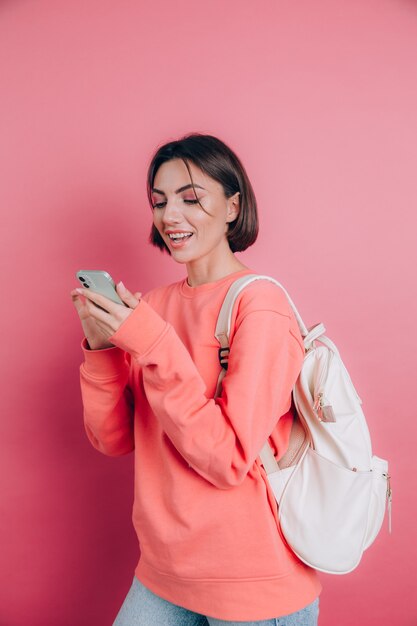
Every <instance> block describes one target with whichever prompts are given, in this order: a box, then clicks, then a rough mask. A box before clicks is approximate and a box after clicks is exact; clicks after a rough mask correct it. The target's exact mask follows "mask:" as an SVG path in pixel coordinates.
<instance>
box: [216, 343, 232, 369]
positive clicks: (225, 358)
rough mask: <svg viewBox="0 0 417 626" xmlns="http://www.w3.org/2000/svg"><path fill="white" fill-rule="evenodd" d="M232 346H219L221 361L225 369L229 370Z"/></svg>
mask: <svg viewBox="0 0 417 626" xmlns="http://www.w3.org/2000/svg"><path fill="white" fill-rule="evenodd" d="M229 352H230V348H219V352H218V354H219V363H220V365H221V367H222V368H223V369H224V370H227V366H228V364H229Z"/></svg>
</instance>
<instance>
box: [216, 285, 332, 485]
mask: <svg viewBox="0 0 417 626" xmlns="http://www.w3.org/2000/svg"><path fill="white" fill-rule="evenodd" d="M255 280H269V281H270V282H273V283H275V284H276V285H277V286H278V287H280V288H281V289H282V290H283V291H284V293H285V295H286V297H287V299H288V302H289V304H290V306H291V308H292V310H293V312H294V315H295V318H296V320H297V323H298V326H299V328H300V332H301V335H302V337H303V339H305V338H306V337H307V339H308V340H310V341H312V340H313V337H311V339H310V335H311V331H310V333H309V331H308V329H307V327H306V325H305V324H304V322H303V320H302V318H301V315H300V314H299V312H298V311H297V308H296V306H295V305H294V303H293V301H292V300H291V298H290V296H289V295H288V292H287V290H286V289H285V288H284V287H283V286H282V285H281V283H279V282H278V281H276V280H275V279H274V278H271V277H270V276H263V275H259V274H249V275H247V276H242V277H241V278H238V279H237V280H235V281H234V282H233V283H232V284H231V286H230V287H229V290H228V292H227V294H226V297H225V299H224V301H223V304H222V307H221V309H220V312H219V316H218V318H217V324H216V330H215V337H216V339H217V341H218V342H219V344H220V349H219V357H220V364H221V365H222V369H221V371H220V375H219V379H218V381H217V389H216V393H215V397H217V396H218V395H219V393H220V389H221V383H222V380H223V378H224V375H225V374H226V369H227V360H228V352H229V336H230V325H231V320H232V311H233V307H234V304H235V302H236V298H237V297H238V295H239V294H240V292H241V291H242V290H243V289H245V287H247V286H248V285H249V284H251V283H252V282H254V281H255ZM320 327H321V325H320ZM323 330H324V327H323ZM297 449H298V447H297ZM260 457H261V461H262V463H263V465H264V468H265V471H266V473H267V474H269V473H271V472H275V471H278V470H279V469H280V468H279V465H278V463H277V461H276V459H275V457H274V453H273V451H272V448H271V446H270V445H269V443H268V441H267V442H266V443H265V444H264V446H263V448H262V450H261V452H260Z"/></svg>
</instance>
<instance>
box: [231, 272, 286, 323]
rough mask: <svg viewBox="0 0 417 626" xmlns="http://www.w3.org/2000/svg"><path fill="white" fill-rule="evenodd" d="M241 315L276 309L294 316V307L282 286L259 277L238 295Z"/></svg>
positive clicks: (283, 313) (276, 311)
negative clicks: (292, 307)
mask: <svg viewBox="0 0 417 626" xmlns="http://www.w3.org/2000/svg"><path fill="white" fill-rule="evenodd" d="M237 305H238V306H237V308H238V311H239V313H238V314H239V316H240V315H243V316H246V315H247V314H249V313H251V312H253V311H274V312H275V313H279V314H280V315H285V316H286V317H292V315H293V314H292V309H291V305H290V303H289V300H288V297H287V295H286V293H285V290H284V289H283V287H282V286H280V285H278V284H276V283H274V282H272V280H268V279H267V278H259V279H257V280H253V281H252V282H251V283H249V284H248V285H247V286H246V287H245V288H244V289H242V291H241V292H240V294H239V295H238V299H237Z"/></svg>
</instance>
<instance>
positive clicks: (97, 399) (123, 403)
mask: <svg viewBox="0 0 417 626" xmlns="http://www.w3.org/2000/svg"><path fill="white" fill-rule="evenodd" d="M81 347H82V350H83V353H84V363H82V365H81V366H80V384H81V395H82V399H83V406H84V426H85V430H86V433H87V436H88V438H89V440H90V441H91V443H92V444H93V446H94V447H95V448H96V449H97V450H99V451H100V452H103V454H108V455H110V456H120V455H122V454H127V453H128V452H131V451H132V450H133V449H134V447H135V444H134V435H133V415H134V405H133V397H132V393H131V390H130V387H129V385H128V379H129V360H130V355H127V354H125V353H124V352H123V350H120V348H117V347H112V348H108V349H103V350H89V349H88V348H87V341H86V339H85V338H84V339H83V341H82V343H81Z"/></svg>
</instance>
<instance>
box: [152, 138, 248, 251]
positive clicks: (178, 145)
mask: <svg viewBox="0 0 417 626" xmlns="http://www.w3.org/2000/svg"><path fill="white" fill-rule="evenodd" d="M172 159H181V160H182V161H183V162H184V163H185V166H186V167H187V170H188V173H189V175H190V180H191V183H192V185H194V181H193V179H192V176H191V172H190V168H189V166H188V161H191V162H192V163H194V165H196V166H197V167H199V168H200V169H201V170H202V171H203V172H204V173H205V174H207V175H208V176H210V177H211V178H213V179H214V180H216V181H217V182H219V183H220V184H221V185H222V187H223V191H224V194H225V196H226V198H230V197H231V196H233V195H234V194H235V193H237V192H240V195H239V200H240V211H239V214H238V216H237V218H236V219H235V220H234V221H233V222H230V224H229V230H228V233H227V239H228V242H229V246H230V249H231V250H232V252H241V251H243V250H246V248H249V246H251V245H252V244H253V243H254V242H255V241H256V238H257V236H258V229H259V224H258V211H257V205H256V198H255V194H254V191H253V189H252V185H251V183H250V181H249V178H248V176H247V174H246V171H245V168H244V167H243V165H242V163H241V161H240V159H239V158H238V157H237V155H236V154H235V153H234V152H233V151H232V150H231V149H230V148H229V147H228V146H227V145H226V144H225V143H223V141H220V139H217V137H213V135H203V134H201V133H190V134H188V135H184V137H181V138H180V139H178V140H177V141H170V142H169V143H166V144H164V145H163V146H161V147H160V148H158V150H157V152H156V153H155V154H154V156H153V157H152V160H151V162H150V165H149V168H148V173H147V183H146V187H147V194H148V200H149V204H150V205H151V207H153V204H152V189H153V184H154V180H155V176H156V172H157V171H158V169H159V167H160V166H161V165H162V164H163V163H166V162H167V161H171V160H172ZM193 188H194V187H193ZM194 193H195V196H196V198H197V194H196V191H195V188H194ZM200 206H201V205H200ZM149 241H150V242H151V243H152V244H153V245H154V246H157V247H158V248H160V249H161V250H166V251H167V252H168V253H169V249H168V247H167V246H166V245H165V242H164V240H163V239H162V237H161V235H160V234H159V232H158V230H157V229H156V228H155V226H154V225H152V230H151V234H150V237H149Z"/></svg>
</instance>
